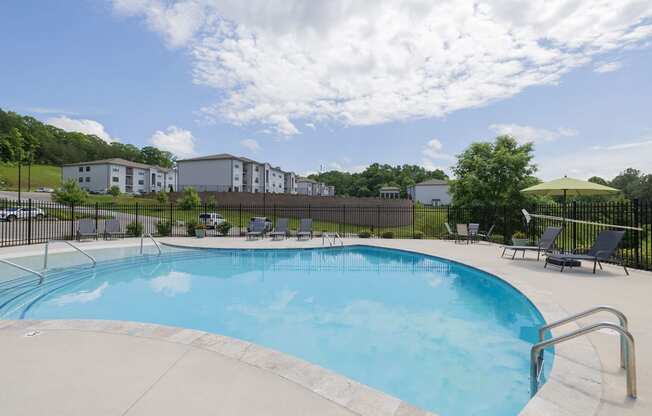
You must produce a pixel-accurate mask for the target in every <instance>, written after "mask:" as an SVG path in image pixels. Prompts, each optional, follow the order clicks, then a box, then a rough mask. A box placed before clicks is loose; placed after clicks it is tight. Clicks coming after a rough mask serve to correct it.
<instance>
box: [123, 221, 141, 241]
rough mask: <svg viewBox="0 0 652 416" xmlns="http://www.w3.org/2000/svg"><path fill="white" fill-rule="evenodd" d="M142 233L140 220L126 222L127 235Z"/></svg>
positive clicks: (136, 235) (137, 235)
mask: <svg viewBox="0 0 652 416" xmlns="http://www.w3.org/2000/svg"><path fill="white" fill-rule="evenodd" d="M142 234H143V224H142V223H140V222H136V221H134V222H131V223H129V224H127V235H130V236H132V237H140V236H141V235H142Z"/></svg>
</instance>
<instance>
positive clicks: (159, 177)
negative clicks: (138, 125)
mask: <svg viewBox="0 0 652 416" xmlns="http://www.w3.org/2000/svg"><path fill="white" fill-rule="evenodd" d="M61 176H62V178H63V179H64V180H69V179H74V180H76V181H77V182H78V183H79V186H80V187H81V188H82V189H85V190H87V191H89V192H98V193H106V192H108V190H109V189H110V188H111V187H112V186H117V187H118V188H120V192H123V193H127V194H146V193H150V192H161V191H176V189H177V173H176V171H175V170H174V169H169V168H163V167H160V166H152V165H146V164H144V163H137V162H131V161H129V160H124V159H119V158H114V159H103V160H93V161H90V162H81V163H71V164H67V165H64V166H62V167H61Z"/></svg>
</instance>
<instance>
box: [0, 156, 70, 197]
mask: <svg viewBox="0 0 652 416" xmlns="http://www.w3.org/2000/svg"><path fill="white" fill-rule="evenodd" d="M31 179H32V180H31V185H32V186H31V189H32V190H34V189H36V188H39V187H44V188H58V187H59V186H60V185H61V168H59V167H58V166H50V165H32V175H31ZM21 184H22V186H23V188H22V189H24V190H25V191H27V166H22V168H21ZM0 189H4V190H9V191H16V190H18V165H13V164H12V165H9V164H5V163H0Z"/></svg>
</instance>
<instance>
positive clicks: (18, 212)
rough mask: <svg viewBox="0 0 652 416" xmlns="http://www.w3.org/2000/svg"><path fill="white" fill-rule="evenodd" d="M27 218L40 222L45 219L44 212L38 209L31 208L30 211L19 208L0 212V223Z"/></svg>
mask: <svg viewBox="0 0 652 416" xmlns="http://www.w3.org/2000/svg"><path fill="white" fill-rule="evenodd" d="M29 217H32V218H36V219H37V220H40V219H42V218H45V212H43V210H41V209H39V208H32V209H31V211H30V209H29V208H21V207H14V208H5V209H3V210H1V211H0V221H15V220H26V219H28V218H29Z"/></svg>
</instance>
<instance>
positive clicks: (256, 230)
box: [246, 221, 265, 240]
mask: <svg viewBox="0 0 652 416" xmlns="http://www.w3.org/2000/svg"><path fill="white" fill-rule="evenodd" d="M264 233H265V221H252V222H251V224H250V225H249V231H247V233H246V235H247V240H251V239H253V238H262V237H263V234H264Z"/></svg>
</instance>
